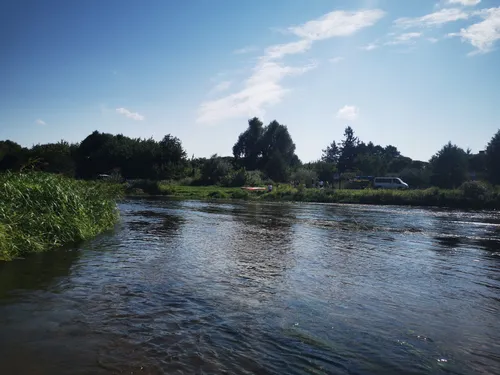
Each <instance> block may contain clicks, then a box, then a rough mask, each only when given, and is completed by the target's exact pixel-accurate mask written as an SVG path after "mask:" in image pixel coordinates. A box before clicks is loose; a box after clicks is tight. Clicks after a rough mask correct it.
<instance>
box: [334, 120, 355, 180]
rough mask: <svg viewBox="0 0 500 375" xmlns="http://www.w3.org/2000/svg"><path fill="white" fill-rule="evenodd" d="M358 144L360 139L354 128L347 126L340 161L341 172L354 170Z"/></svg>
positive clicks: (339, 168)
mask: <svg viewBox="0 0 500 375" xmlns="http://www.w3.org/2000/svg"><path fill="white" fill-rule="evenodd" d="M358 145H359V139H358V138H357V137H356V136H355V135H354V130H353V129H352V128H351V127H350V126H348V127H346V128H345V131H344V139H343V140H342V146H341V151H340V156H339V161H338V170H339V171H340V172H341V173H344V172H348V171H353V170H354V167H355V161H356V155H357V147H358Z"/></svg>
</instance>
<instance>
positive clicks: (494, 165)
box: [485, 130, 500, 185]
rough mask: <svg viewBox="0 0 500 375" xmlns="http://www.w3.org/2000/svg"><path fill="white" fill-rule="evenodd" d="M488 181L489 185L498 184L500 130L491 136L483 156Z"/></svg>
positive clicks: (499, 180)
mask: <svg viewBox="0 0 500 375" xmlns="http://www.w3.org/2000/svg"><path fill="white" fill-rule="evenodd" d="M485 156H486V157H485V162H486V168H487V172H488V179H489V181H490V182H491V183H493V184H496V185H499V184H500V130H499V131H497V133H496V134H495V135H494V136H493V138H492V139H491V141H490V142H489V143H488V146H487V147H486V155H485Z"/></svg>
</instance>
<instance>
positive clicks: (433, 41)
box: [427, 37, 439, 43]
mask: <svg viewBox="0 0 500 375" xmlns="http://www.w3.org/2000/svg"><path fill="white" fill-rule="evenodd" d="M427 40H428V41H429V42H431V43H437V42H439V39H438V38H434V37H430V38H427Z"/></svg>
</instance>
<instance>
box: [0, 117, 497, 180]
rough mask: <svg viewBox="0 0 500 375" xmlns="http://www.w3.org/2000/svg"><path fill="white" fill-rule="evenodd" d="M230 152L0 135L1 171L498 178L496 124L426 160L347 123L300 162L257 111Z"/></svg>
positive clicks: (117, 139) (103, 137)
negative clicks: (479, 146) (480, 146)
mask: <svg viewBox="0 0 500 375" xmlns="http://www.w3.org/2000/svg"><path fill="white" fill-rule="evenodd" d="M232 151H233V155H232V156H226V157H221V156H218V155H213V156H211V157H210V158H195V157H194V156H193V157H191V158H189V157H188V155H187V152H186V150H185V149H184V147H183V146H182V142H181V141H180V139H178V138H177V137H175V136H172V135H171V134H167V135H166V136H165V137H163V139H162V140H160V141H156V140H154V139H152V138H150V139H142V138H130V137H126V136H124V135H121V134H118V135H112V134H107V133H100V132H98V131H94V132H93V133H92V134H90V135H89V136H87V137H86V138H85V139H84V140H83V141H82V142H80V143H73V144H70V143H68V142H65V141H60V142H57V143H47V144H38V145H35V146H33V147H31V148H25V147H22V146H21V145H19V144H17V143H15V142H13V141H10V140H4V141H0V172H4V171H9V170H10V171H23V170H38V171H45V172H49V173H58V174H64V175H67V176H70V177H75V178H81V179H93V178H96V177H98V176H99V175H101V174H107V175H111V176H112V177H114V178H117V179H127V180H132V179H150V180H176V181H179V182H181V183H184V184H199V185H213V184H219V185H224V186H243V185H256V184H262V183H271V182H291V181H293V182H298V183H305V184H311V183H313V182H314V181H317V180H322V181H324V182H327V183H333V182H334V178H335V176H336V175H337V176H341V177H343V179H344V180H351V181H352V180H356V179H355V176H398V177H400V178H402V179H403V180H404V181H405V182H407V183H408V184H409V185H410V186H411V187H416V188H424V187H429V186H437V187H440V188H456V187H459V186H460V185H461V184H462V183H464V182H465V181H468V180H481V181H487V182H490V183H492V184H495V185H498V184H500V163H498V161H500V130H499V131H498V132H497V133H496V134H495V135H494V136H493V137H492V139H491V140H490V142H489V143H488V144H487V145H485V149H484V151H480V152H478V153H475V154H474V153H472V152H471V151H470V150H463V149H462V148H460V147H458V146H457V145H454V144H452V143H451V142H449V143H447V144H446V145H444V146H443V147H442V148H441V150H439V151H438V152H437V153H436V154H435V155H434V156H432V158H431V159H430V160H429V161H427V162H425V161H419V160H412V159H411V158H409V157H406V156H404V155H402V154H401V153H400V151H399V150H398V149H397V148H396V147H395V146H392V145H388V146H381V145H376V144H374V143H373V142H368V143H365V142H363V141H361V140H360V139H359V138H358V137H357V136H356V135H355V133H354V130H353V129H352V128H351V127H350V126H347V127H346V128H345V131H344V136H343V139H342V140H341V141H339V142H337V141H335V140H334V141H332V142H331V143H329V144H328V145H326V147H325V149H324V150H322V154H321V157H320V158H319V159H318V160H317V161H314V162H309V163H302V162H301V161H300V159H299V158H298V157H297V155H296V154H295V143H294V142H293V140H292V137H291V135H290V133H289V131H288V128H287V127H286V126H285V125H283V124H280V123H279V122H277V121H272V122H271V123H269V124H268V125H264V124H263V122H262V121H260V120H259V119H258V118H256V117H255V118H252V119H250V120H249V121H248V127H247V129H246V130H245V131H244V132H242V133H241V134H240V135H239V137H238V139H237V140H236V142H235V144H234V146H233V149H232ZM347 186H349V185H347ZM352 187H355V185H352Z"/></svg>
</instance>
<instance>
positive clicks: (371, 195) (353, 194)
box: [156, 183, 500, 209]
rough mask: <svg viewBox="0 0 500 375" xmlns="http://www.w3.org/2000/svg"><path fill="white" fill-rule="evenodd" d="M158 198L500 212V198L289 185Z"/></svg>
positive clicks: (178, 190)
mask: <svg viewBox="0 0 500 375" xmlns="http://www.w3.org/2000/svg"><path fill="white" fill-rule="evenodd" d="M156 191H157V194H158V195H166V196H171V197H177V198H183V199H250V200H251V199H260V200H270V201H293V202H320V203H356V204H382V205H407V206H439V207H453V208H474V209H475V208H477V209H485V208H487V209H498V208H500V194H499V192H498V191H497V190H491V191H489V192H488V193H487V194H472V195H471V194H467V193H464V191H463V190H460V189H454V190H444V189H438V188H429V189H424V190H374V189H362V190H352V189H340V190H339V189H297V188H292V187H291V186H290V185H288V184H279V185H275V186H274V187H273V191H272V192H246V191H243V190H241V189H240V188H225V187H219V186H180V185H172V184H162V183H157V188H156Z"/></svg>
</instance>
